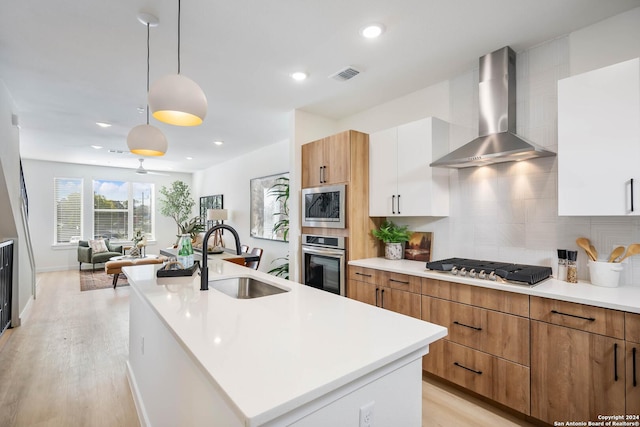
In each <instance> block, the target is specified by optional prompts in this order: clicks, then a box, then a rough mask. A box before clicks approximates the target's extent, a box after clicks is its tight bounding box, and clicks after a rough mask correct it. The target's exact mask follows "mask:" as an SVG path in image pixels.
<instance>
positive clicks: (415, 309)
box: [378, 287, 421, 319]
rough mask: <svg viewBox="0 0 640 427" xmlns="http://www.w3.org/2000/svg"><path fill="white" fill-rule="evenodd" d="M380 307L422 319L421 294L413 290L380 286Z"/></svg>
mask: <svg viewBox="0 0 640 427" xmlns="http://www.w3.org/2000/svg"><path fill="white" fill-rule="evenodd" d="M378 306H379V307H382V308H386V309H387V310H391V311H395V312H396V313H400V314H406V315H407V316H411V317H415V318H416V319H420V313H421V309H420V295H419V294H414V293H412V292H406V291H401V290H399V289H391V288H387V287H380V299H379V304H378Z"/></svg>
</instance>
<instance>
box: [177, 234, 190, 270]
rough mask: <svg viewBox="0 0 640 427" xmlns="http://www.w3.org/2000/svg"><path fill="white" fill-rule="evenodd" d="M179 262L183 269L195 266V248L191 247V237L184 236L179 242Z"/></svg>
mask: <svg viewBox="0 0 640 427" xmlns="http://www.w3.org/2000/svg"><path fill="white" fill-rule="evenodd" d="M178 262H179V263H180V264H182V267H183V268H191V267H192V266H193V247H192V246H191V236H189V235H188V234H183V235H181V236H180V241H179V242H178Z"/></svg>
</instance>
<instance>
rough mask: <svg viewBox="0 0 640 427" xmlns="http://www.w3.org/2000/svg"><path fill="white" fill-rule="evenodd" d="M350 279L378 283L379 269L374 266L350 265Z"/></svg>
mask: <svg viewBox="0 0 640 427" xmlns="http://www.w3.org/2000/svg"><path fill="white" fill-rule="evenodd" d="M348 270H349V280H357V281H359V282H365V283H371V284H374V285H377V280H378V270H376V269H373V268H365V267H358V266H355V265H350V266H349V268H348Z"/></svg>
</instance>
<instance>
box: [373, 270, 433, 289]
mask: <svg viewBox="0 0 640 427" xmlns="http://www.w3.org/2000/svg"><path fill="white" fill-rule="evenodd" d="M378 283H379V284H380V285H381V286H388V287H390V288H391V289H400V290H402V291H407V292H413V293H416V294H419V293H420V291H421V284H422V279H421V278H420V277H418V276H410V275H408V274H400V273H392V272H390V271H380V274H379V276H378Z"/></svg>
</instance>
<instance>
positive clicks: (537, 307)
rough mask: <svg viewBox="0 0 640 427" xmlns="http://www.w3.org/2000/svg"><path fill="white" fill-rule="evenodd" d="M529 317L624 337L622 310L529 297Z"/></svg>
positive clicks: (610, 335)
mask: <svg viewBox="0 0 640 427" xmlns="http://www.w3.org/2000/svg"><path fill="white" fill-rule="evenodd" d="M531 319H536V320H541V321H543V322H547V323H552V324H554V325H560V326H566V327H568V328H573V329H579V330H581V331H586V332H592V333H595V334H600V335H606V336H609V337H613V338H621V339H622V338H624V312H622V311H616V310H610V309H607V308H600V307H593V306H591V305H584V304H577V303H573V302H566V301H558V300H553V299H548V298H540V297H531Z"/></svg>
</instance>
